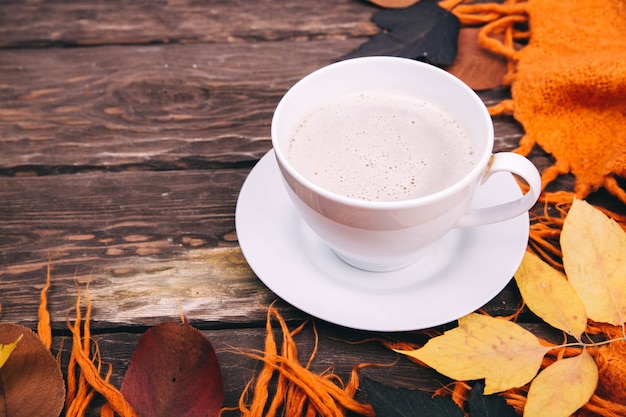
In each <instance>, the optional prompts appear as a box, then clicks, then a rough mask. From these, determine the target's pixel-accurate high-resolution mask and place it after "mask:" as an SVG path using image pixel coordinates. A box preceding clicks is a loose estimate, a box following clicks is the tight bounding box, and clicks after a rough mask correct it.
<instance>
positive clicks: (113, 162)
mask: <svg viewBox="0 0 626 417" xmlns="http://www.w3.org/2000/svg"><path fill="white" fill-rule="evenodd" d="M168 3H169V4H168ZM205 3H206V4H202V2H200V3H198V2H192V1H188V0H180V1H176V2H149V1H137V2H124V1H110V2H95V3H92V2H80V1H71V0H70V1H65V2H58V1H56V2H52V1H50V2H47V1H44V2H34V1H33V2H31V1H26V2H22V1H12V0H9V1H4V2H3V4H2V6H1V7H0V48H1V49H0V303H1V307H2V310H1V313H0V319H1V320H3V321H12V322H18V323H20V324H23V325H26V326H28V327H30V328H33V329H34V328H35V327H36V322H37V308H38V305H39V292H40V290H41V289H42V287H43V285H44V283H45V277H46V268H47V263H48V259H50V260H51V264H52V287H51V289H50V290H49V308H50V311H51V314H52V322H53V330H54V341H53V347H54V348H55V349H58V347H59V346H60V345H61V342H62V341H63V340H65V345H64V346H65V348H64V349H68V347H69V346H70V344H71V342H70V340H69V338H68V332H67V329H66V323H65V316H66V312H67V311H68V310H70V309H71V307H72V306H73V305H74V302H75V296H76V286H77V283H78V284H79V285H84V284H85V283H87V282H90V288H91V298H92V302H93V308H94V311H93V323H92V328H93V331H94V334H95V339H96V340H97V342H98V343H99V344H100V348H101V352H102V355H103V358H104V359H105V360H106V361H109V362H111V363H112V364H113V367H114V375H113V378H112V382H113V384H114V385H116V386H118V387H119V386H120V384H121V381H122V378H123V375H124V372H125V369H126V367H127V365H128V362H129V360H130V356H131V352H132V350H133V348H134V346H135V344H136V342H137V341H138V339H139V337H140V335H141V334H142V333H143V332H144V331H145V330H146V329H147V328H149V327H150V326H153V325H156V324H158V323H161V322H164V321H172V320H174V321H176V320H180V312H181V311H182V312H183V313H184V315H185V316H186V317H187V318H188V320H189V321H190V323H191V324H192V325H194V326H196V327H197V328H199V329H201V330H202V332H203V333H204V334H205V335H206V337H207V338H209V340H210V341H211V342H212V343H213V344H214V346H215V348H216V349H217V352H218V357H219V360H220V364H221V367H222V372H223V379H224V385H225V390H226V399H225V405H226V406H233V405H235V404H236V402H237V399H238V398H239V395H240V394H241V392H242V390H243V387H244V386H245V384H246V382H247V381H248V380H249V379H250V378H251V377H252V376H253V375H254V373H255V372H257V371H258V370H259V369H260V364H259V363H257V362H255V361H253V360H251V359H247V358H245V357H243V356H241V355H237V354H234V353H232V352H231V351H229V350H228V349H227V347H228V346H240V347H248V348H262V347H263V341H264V338H265V328H264V322H265V318H266V313H267V307H268V306H269V305H270V304H271V303H272V302H274V301H275V300H276V299H277V297H276V296H275V295H274V294H273V293H272V292H271V291H269V290H268V289H267V288H266V287H265V286H264V285H263V283H262V282H261V281H260V280H259V279H258V278H257V277H256V276H255V275H254V273H253V272H252V271H251V269H250V268H249V267H248V266H247V263H246V261H245V259H244V257H243V255H242V253H241V251H240V249H239V246H238V242H237V233H236V230H235V205H236V202H237V197H238V194H239V191H240V188H241V186H242V184H243V181H244V179H245V178H246V176H247V175H248V173H249V172H250V170H251V168H252V167H253V166H254V165H255V163H256V162H257V161H258V160H259V158H260V157H261V156H263V155H264V154H265V153H266V152H267V151H268V150H269V149H270V148H271V144H270V120H271V116H272V113H273V110H274V108H275V106H276V104H277V103H278V101H279V99H280V98H281V96H282V95H283V94H284V93H285V91H286V90H287V89H288V88H289V87H290V86H291V85H292V84H294V83H295V82H296V81H297V80H299V79H300V78H301V77H303V76H304V75H306V74H307V73H309V72H311V71H313V70H314V69H317V68H319V67H321V66H324V65H326V64H329V63H331V62H334V61H336V60H337V59H339V58H340V57H341V56H342V55H344V54H346V53H348V52H349V51H351V50H353V49H355V48H356V47H357V46H359V45H360V44H361V43H363V42H365V41H366V40H367V38H368V37H369V36H371V35H372V34H374V33H376V32H377V31H378V28H377V27H376V26H375V25H374V24H373V23H372V22H371V21H370V18H371V16H372V14H373V13H374V12H375V11H376V10H377V8H376V7H374V6H372V5H371V4H370V3H367V2H364V1H358V0H318V1H315V2H313V1H300V2H276V1H272V0H259V1H255V2H249V1H242V0H234V1H232V0H231V1H212V2H205ZM507 94H508V92H507V90H506V89H495V90H490V91H484V92H480V95H481V97H482V98H483V99H484V101H485V103H486V104H488V105H489V104H494V103H496V102H498V101H499V100H501V99H502V98H504V97H506V96H507ZM495 127H496V136H497V138H496V150H498V151H501V150H509V149H513V148H515V147H516V145H517V141H518V139H519V138H520V136H521V135H522V133H523V132H522V129H521V128H520V126H519V125H517V124H516V123H515V121H514V120H513V119H511V118H504V117H500V118H496V120H495ZM532 158H533V161H534V162H535V163H536V164H537V165H538V166H539V167H541V166H545V165H546V164H547V161H548V157H547V156H546V155H543V154H541V153H539V152H537V153H536V154H533V156H532ZM564 184H565V185H564V186H567V185H568V182H567V180H566V181H565V182H564ZM518 303H519V295H518V293H517V290H516V288H515V286H514V284H513V283H511V284H509V285H508V286H507V287H506V289H505V290H504V291H502V293H501V294H499V295H498V296H497V297H496V298H495V299H494V300H493V301H491V302H490V303H489V304H488V305H487V306H486V307H485V308H486V309H487V311H489V312H490V313H492V314H510V313H511V312H513V311H514V310H515V308H516V307H517V306H518ZM276 306H277V308H278V310H279V311H280V313H281V314H282V315H283V316H284V317H285V318H286V319H287V320H288V321H289V323H290V325H292V326H294V325H296V324H299V323H301V322H302V320H304V319H306V318H307V316H306V315H305V314H304V313H302V312H300V311H298V310H297V309H295V308H293V307H291V306H289V305H288V304H287V303H285V302H283V301H280V300H279V301H278V303H277V304H276ZM521 320H522V322H524V320H526V324H525V325H527V326H529V327H534V328H536V329H537V328H539V326H540V325H539V324H534V323H532V321H533V319H532V316H531V315H522V316H521ZM316 323H317V328H318V330H319V335H320V345H319V348H318V354H317V356H316V360H315V362H314V369H318V370H320V371H321V370H323V369H326V368H327V367H329V366H333V367H334V370H335V371H336V372H337V373H338V374H339V375H341V376H342V377H344V378H345V377H346V376H347V375H348V373H349V371H350V369H351V368H352V366H354V365H355V364H357V363H362V362H378V363H391V362H394V361H396V360H397V363H396V364H395V365H394V366H392V367H387V368H384V369H380V368H371V369H365V370H363V371H362V374H364V375H367V376H369V377H371V378H374V379H377V380H379V381H382V382H385V383H387V384H390V385H395V386H405V387H419V388H425V389H433V388H439V387H440V386H441V384H442V383H445V382H446V380H445V378H443V377H441V376H439V375H437V374H436V373H434V372H432V371H430V370H427V369H423V368H420V367H418V366H416V365H415V364H413V363H412V362H410V361H408V360H406V359H404V358H398V357H397V355H396V354H394V353H393V352H391V351H389V350H388V349H386V348H385V347H383V346H382V345H380V344H379V343H376V342H369V343H363V344H356V345H352V344H348V343H346V341H360V340H364V339H368V338H371V337H377V336H383V337H387V338H390V339H392V340H395V339H397V340H420V338H422V336H421V335H420V334H414V333H411V332H406V333H396V334H374V333H370V332H363V331H356V330H350V329H346V328H342V327H340V326H336V325H333V324H328V323H324V322H322V321H319V320H318V321H317V322H316ZM453 325H454V324H453V323H452V324H449V325H447V326H444V327H451V326H453ZM297 341H298V343H299V346H300V348H301V350H302V352H303V354H305V355H306V354H308V353H310V351H311V349H312V342H313V333H312V332H310V331H308V332H305V333H304V334H302V335H300V336H299V337H298V339H297ZM66 356H67V355H66ZM65 358H66V357H65ZM97 405H98V402H97V401H96V403H95V405H94V409H93V410H92V411H91V413H92V414H91V415H97V412H96V409H97ZM231 415H236V414H231Z"/></svg>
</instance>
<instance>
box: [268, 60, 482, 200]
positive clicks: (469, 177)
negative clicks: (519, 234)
mask: <svg viewBox="0 0 626 417" xmlns="http://www.w3.org/2000/svg"><path fill="white" fill-rule="evenodd" d="M366 61H370V62H374V61H389V62H391V61H394V62H396V61H397V62H400V63H402V64H401V65H413V66H416V67H423V66H426V67H428V69H426V70H427V71H432V72H433V73H436V74H438V76H439V77H442V78H446V80H447V82H450V83H453V84H455V85H456V87H457V88H460V89H461V90H464V92H465V93H466V94H467V95H469V96H470V97H471V99H472V100H474V101H475V102H476V104H477V105H478V106H479V107H480V110H479V112H480V113H481V117H482V118H483V119H484V120H483V121H482V123H485V124H486V126H487V135H488V137H487V139H486V142H485V143H484V146H483V147H482V148H481V149H480V152H482V155H480V158H479V159H478V160H477V161H476V164H475V166H474V167H473V168H472V169H471V170H470V171H469V172H468V173H467V174H466V175H465V176H464V177H463V178H461V179H460V180H459V181H457V182H455V183H454V184H452V185H449V186H448V187H446V188H443V189H441V190H439V191H436V192H434V193H431V194H427V195H423V196H419V197H414V198H409V199H403V200H393V201H378V200H363V199H359V198H353V197H347V196H344V195H342V194H338V193H336V192H333V191H330V190H328V189H326V188H324V187H321V186H319V185H317V184H316V183H314V182H313V181H311V180H309V179H307V178H306V177H305V176H303V175H302V174H300V173H299V172H298V170H297V169H295V168H294V167H293V165H292V164H291V162H290V161H289V159H288V158H287V155H286V154H285V152H283V147H282V146H280V144H279V140H278V132H277V129H278V128H277V122H278V121H279V118H280V117H281V113H282V112H283V108H284V107H285V106H287V101H288V100H289V99H290V98H291V96H293V95H294V94H297V90H298V89H299V88H301V87H302V85H304V84H306V83H310V82H312V81H314V80H316V79H317V78H320V77H323V76H324V75H325V74H326V73H327V72H329V71H334V70H336V69H337V68H338V67H341V66H350V65H361V63H363V62H366ZM423 69H424V68H423ZM270 130H271V139H272V146H273V149H274V153H275V155H276V158H278V160H279V162H280V164H281V165H282V167H283V169H285V170H287V171H288V173H289V175H291V176H292V177H293V178H295V179H296V180H297V181H298V182H299V183H301V184H303V185H305V186H306V187H307V188H309V189H311V190H312V191H314V192H315V193H316V194H319V195H321V196H322V197H324V198H327V199H329V200H334V201H336V202H338V203H342V204H345V205H351V206H355V207H362V208H370V209H378V208H380V209H389V208H405V207H406V208H408V207H415V206H419V205H422V204H429V203H432V202H433V201H437V200H439V199H443V198H445V197H447V196H449V195H451V194H454V193H456V192H458V191H459V190H460V189H463V188H465V187H466V186H468V184H469V183H471V182H473V181H475V179H476V177H478V176H482V175H483V173H484V172H485V169H486V167H488V165H489V160H490V158H491V156H492V155H493V143H494V131H493V121H492V119H491V116H490V115H489V112H488V110H487V107H486V106H485V104H484V103H483V101H482V100H481V99H480V97H479V96H478V94H476V92H475V91H474V90H472V89H471V88H470V87H469V86H468V85H467V84H465V83H464V82H463V81H461V80H460V79H458V78H457V77H455V76H454V75H452V74H450V73H449V72H447V71H445V70H443V69H441V68H439V67H436V66H434V65H431V64H427V63H424V62H421V61H417V60H413V59H409V58H400V57H391V56H370V57H361V58H352V59H347V60H344V61H338V62H335V63H332V64H329V65H327V66H324V67H321V68H319V69H317V70H315V71H313V72H311V73H309V74H308V75H306V76H304V77H303V78H301V79H300V80H299V81H298V82H296V83H295V84H294V85H293V86H292V87H290V88H289V90H288V91H287V92H286V93H285V94H284V96H283V97H282V98H281V100H280V101H279V103H278V105H277V106H276V109H275V111H274V115H273V117H272V122H271V128H270Z"/></svg>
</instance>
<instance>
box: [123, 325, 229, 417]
mask: <svg viewBox="0 0 626 417" xmlns="http://www.w3.org/2000/svg"><path fill="white" fill-rule="evenodd" d="M121 392H122V394H124V397H125V398H126V400H127V401H128V402H129V403H130V404H131V406H132V407H133V409H134V410H136V412H137V415H138V416H146V417H161V416H163V417H170V416H179V417H186V416H189V417H190V416H207V417H211V416H217V415H218V413H219V410H220V408H221V406H222V402H223V400H224V389H223V385H222V374H221V370H220V367H219V363H218V361H217V356H216V355H215V350H214V349H213V346H212V345H211V343H210V342H209V341H208V339H207V338H206V337H204V335H203V334H202V333H200V331H199V330H197V329H195V328H194V327H192V326H190V325H189V324H188V323H187V322H184V323H183V324H179V323H174V322H169V323H162V324H159V325H157V326H154V327H152V328H151V329H150V330H148V331H147V332H145V333H144V334H143V335H142V336H141V339H140V340H139V343H138V344H137V347H136V348H135V351H134V352H133V356H132V358H131V361H130V364H129V366H128V371H126V375H125V376H124V381H123V382H122V388H121Z"/></svg>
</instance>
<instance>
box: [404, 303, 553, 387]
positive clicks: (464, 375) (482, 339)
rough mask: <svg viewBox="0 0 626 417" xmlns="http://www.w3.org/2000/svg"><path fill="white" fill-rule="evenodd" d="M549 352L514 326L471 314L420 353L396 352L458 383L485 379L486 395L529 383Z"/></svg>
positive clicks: (423, 348)
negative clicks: (416, 360)
mask: <svg viewBox="0 0 626 417" xmlns="http://www.w3.org/2000/svg"><path fill="white" fill-rule="evenodd" d="M549 350H550V348H548V347H546V346H543V345H541V343H540V342H539V340H538V339H537V337H536V336H535V335H533V334H532V333H531V332H529V331H527V330H525V329H524V328H522V327H521V326H519V325H517V324H515V323H513V322H510V321H507V320H504V319H498V318H494V317H490V316H485V315H481V314H475V313H473V314H470V315H468V316H465V317H462V318H460V319H459V327H457V328H455V329H452V330H449V331H447V332H445V333H444V334H443V335H441V336H437V337H434V338H432V339H430V340H429V341H428V342H427V343H426V344H425V345H424V347H422V348H421V349H417V350H413V351H401V350H396V351H397V352H399V353H403V354H405V355H408V356H411V357H413V358H416V359H418V360H420V361H422V362H424V363H426V364H427V365H428V366H430V367H432V368H434V369H436V370H437V371H438V372H440V373H441V374H443V375H446V376H448V377H450V378H452V379H455V380H458V381H468V380H473V379H482V378H485V390H484V393H485V394H486V395H488V394H493V393H495V392H501V391H505V390H507V389H510V388H515V387H521V386H523V385H525V384H526V383H528V382H529V381H530V380H531V379H532V378H533V377H534V376H535V375H536V374H537V371H538V370H539V368H540V366H541V362H542V360H543V357H544V355H545V354H546V353H547V352H548V351H549Z"/></svg>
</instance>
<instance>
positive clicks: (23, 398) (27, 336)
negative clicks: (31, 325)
mask: <svg viewBox="0 0 626 417" xmlns="http://www.w3.org/2000/svg"><path fill="white" fill-rule="evenodd" d="M20 335H22V336H21V340H20V342H19V344H18V345H17V346H16V347H15V349H14V350H13V353H12V354H11V357H10V358H9V360H7V361H6V363H5V364H4V366H3V367H2V368H1V369H0V387H1V388H2V390H0V396H1V397H2V398H1V400H0V415H3V416H11V417H49V416H58V415H59V414H60V413H61V410H62V409H63V404H64V402H65V382H64V381H63V374H62V373H61V368H60V367H59V364H58V363H57V361H56V359H55V358H54V357H53V356H52V354H51V353H50V351H49V350H48V348H46V346H44V344H43V343H42V342H41V340H40V339H39V337H38V336H37V335H36V334H35V333H33V332H32V330H30V329H28V328H26V327H24V326H20V325H18V324H14V323H0V337H1V338H2V339H0V343H3V342H4V343H6V342H8V341H11V340H16V339H18V338H20ZM5 339H6V340H5Z"/></svg>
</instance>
